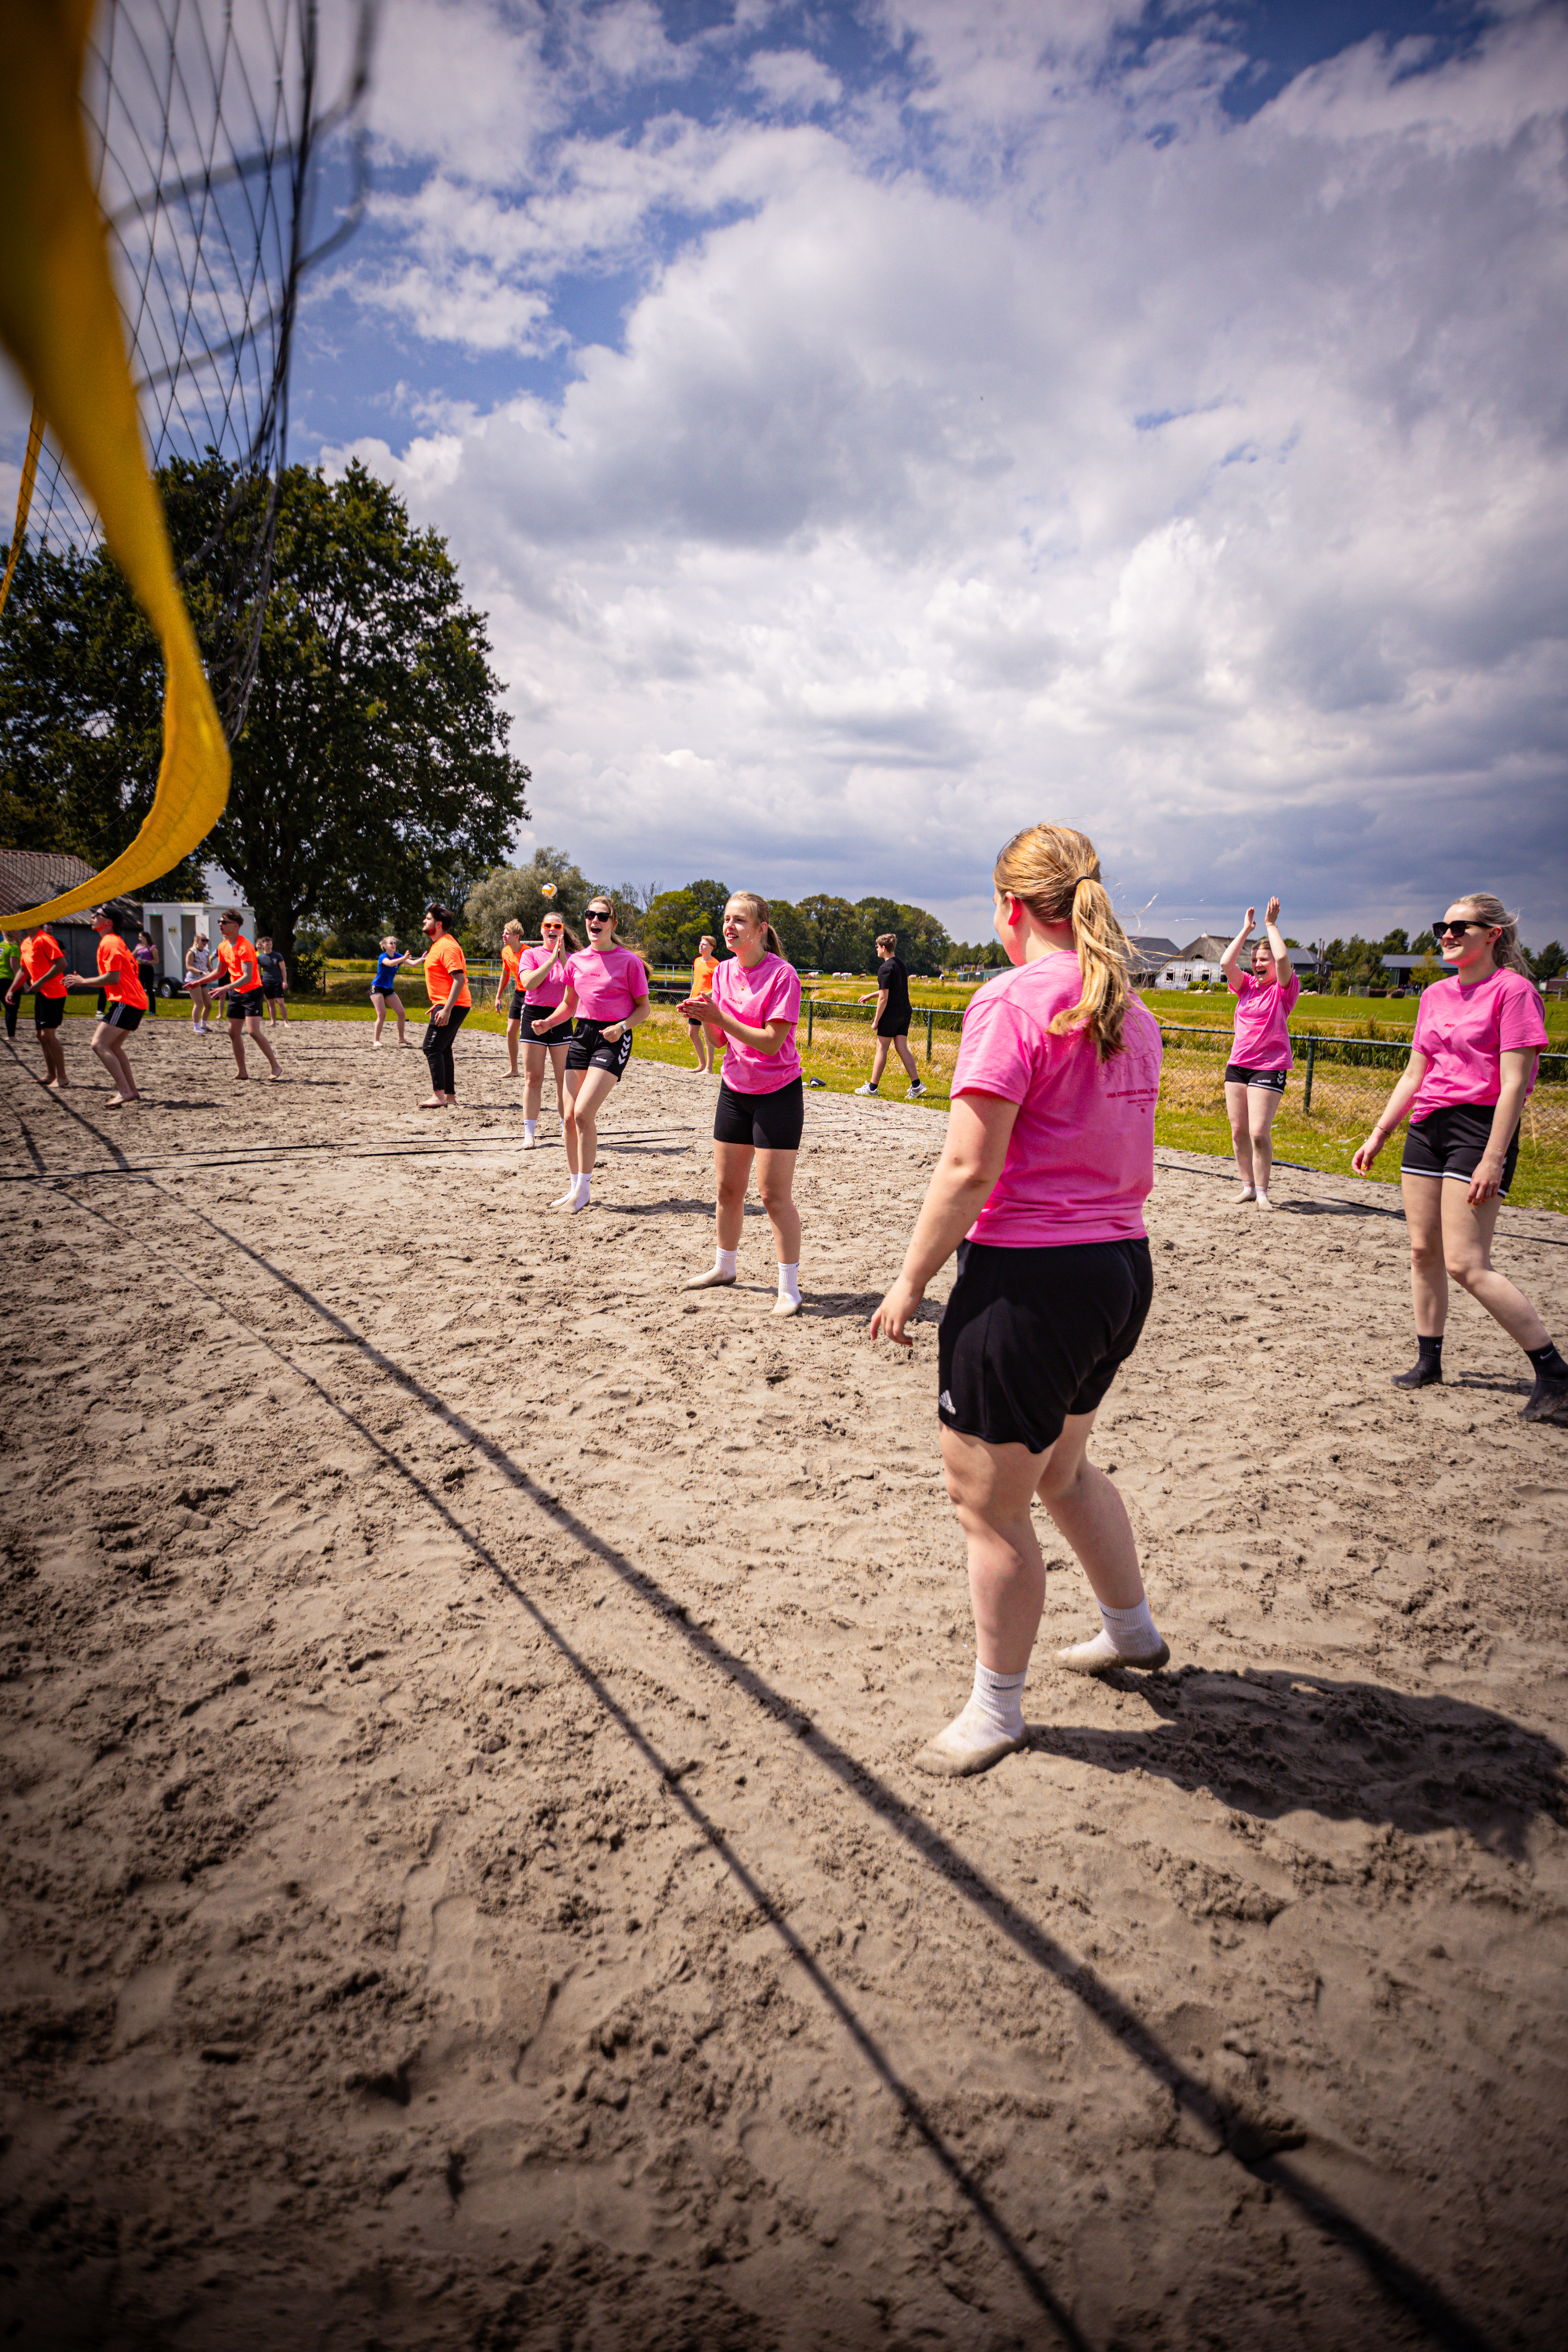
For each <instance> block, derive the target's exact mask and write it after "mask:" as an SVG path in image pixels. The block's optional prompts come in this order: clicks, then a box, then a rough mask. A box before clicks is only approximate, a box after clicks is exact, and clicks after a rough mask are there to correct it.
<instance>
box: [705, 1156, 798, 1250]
mask: <svg viewBox="0 0 1568 2352" xmlns="http://www.w3.org/2000/svg"><path fill="white" fill-rule="evenodd" d="M715 1148H716V1149H718V1148H720V1147H715ZM729 1149H730V1150H731V1151H732V1150H734V1149H735V1146H734V1145H733V1144H731V1145H730V1146H729ZM797 1157H798V1154H797V1153H795V1152H794V1151H759V1152H758V1154H757V1190H758V1192H760V1193H761V1194H762V1196H763V1208H764V1209H765V1210H766V1211H767V1217H768V1223H769V1224H770V1225H772V1227H773V1255H774V1256H775V1257H776V1258H777V1259H778V1262H779V1264H780V1265H799V1264H800V1211H799V1210H798V1209H797V1208H796V1207H795V1196H794V1185H795V1160H796V1159H797Z"/></svg>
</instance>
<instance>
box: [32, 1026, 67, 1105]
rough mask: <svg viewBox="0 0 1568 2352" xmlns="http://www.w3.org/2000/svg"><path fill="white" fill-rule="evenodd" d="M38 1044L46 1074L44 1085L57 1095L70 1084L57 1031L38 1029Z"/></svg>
mask: <svg viewBox="0 0 1568 2352" xmlns="http://www.w3.org/2000/svg"><path fill="white" fill-rule="evenodd" d="M38 1043H39V1045H41V1046H42V1047H43V1049H44V1067H45V1069H46V1070H47V1072H48V1076H47V1078H46V1079H45V1080H44V1084H45V1085H46V1086H47V1087H49V1088H50V1089H51V1090H52V1091H53V1092H54V1093H56V1094H58V1093H59V1092H60V1090H61V1089H62V1087H67V1086H68V1085H69V1083H70V1081H69V1079H68V1077H67V1076H66V1049H65V1046H64V1045H63V1044H62V1043H61V1040H60V1033H59V1031H58V1029H40V1030H39V1032H38Z"/></svg>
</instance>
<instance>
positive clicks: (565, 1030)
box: [508, 996, 608, 1069]
mask: <svg viewBox="0 0 1568 2352" xmlns="http://www.w3.org/2000/svg"><path fill="white" fill-rule="evenodd" d="M560 1010H561V1008H560V1006H559V1005H558V1004H530V1003H528V1001H527V999H526V998H525V997H521V996H514V997H513V998H512V1000H511V1012H510V1014H509V1016H508V1017H509V1019H510V1020H513V1021H515V1022H516V1023H517V1024H518V1027H517V1034H518V1035H519V1036H520V1037H521V1040H522V1042H523V1044H524V1045H567V1044H569V1043H570V1041H571V1036H572V1031H571V1029H570V1027H569V1026H568V1024H566V1023H565V1022H564V1021H557V1022H556V1024H555V1025H554V1027H553V1028H552V1029H537V1028H535V1026H534V1024H535V1023H536V1022H538V1021H548V1020H549V1018H550V1016H551V1014H552V1013H559V1011H560ZM606 1050H608V1049H607V1048H606ZM599 1066H600V1068H601V1069H604V1068H605V1067H606V1066H607V1065H606V1064H605V1063H603V1062H601V1063H600V1065H599Z"/></svg>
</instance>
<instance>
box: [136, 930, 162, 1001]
mask: <svg viewBox="0 0 1568 2352" xmlns="http://www.w3.org/2000/svg"><path fill="white" fill-rule="evenodd" d="M132 954H133V955H134V956H135V958H136V967H137V971H138V973H139V975H140V977H141V981H142V994H143V995H144V996H145V997H146V999H147V1018H148V1019H149V1021H155V1020H156V1019H157V1017H158V981H159V977H160V975H159V970H158V950H157V949H156V948H155V947H154V946H153V934H152V932H151V931H146V930H141V931H138V932H137V934H136V945H135V947H134V948H133V949H132Z"/></svg>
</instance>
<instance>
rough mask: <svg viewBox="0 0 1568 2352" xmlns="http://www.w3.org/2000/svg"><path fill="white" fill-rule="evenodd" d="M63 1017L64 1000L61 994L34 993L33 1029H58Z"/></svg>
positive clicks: (64, 1012)
mask: <svg viewBox="0 0 1568 2352" xmlns="http://www.w3.org/2000/svg"><path fill="white" fill-rule="evenodd" d="M65 1017H66V1001H65V998H64V997H63V996H37V995H35V997H34V999H33V1026H34V1028H35V1029H40V1030H42V1029H58V1027H59V1025H60V1023H61V1022H62V1021H63V1020H64V1019H65Z"/></svg>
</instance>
